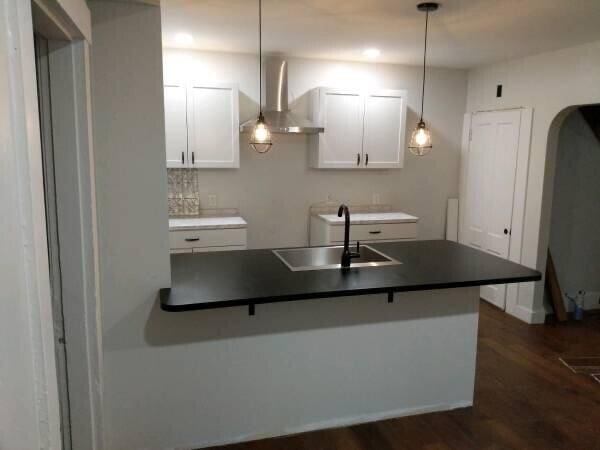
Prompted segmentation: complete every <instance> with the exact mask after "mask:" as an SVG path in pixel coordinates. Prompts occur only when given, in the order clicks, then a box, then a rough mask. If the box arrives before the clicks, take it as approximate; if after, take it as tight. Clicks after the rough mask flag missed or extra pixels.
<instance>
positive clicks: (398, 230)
mask: <svg viewBox="0 0 600 450" xmlns="http://www.w3.org/2000/svg"><path fill="white" fill-rule="evenodd" d="M416 237H417V224H416V223H415V222H412V223H380V224H372V225H352V226H350V240H351V241H383V240H387V241H389V240H396V239H416ZM330 240H331V242H335V243H338V242H343V241H344V227H343V226H338V225H336V226H332V227H331V232H330Z"/></svg>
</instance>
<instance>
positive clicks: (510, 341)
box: [214, 302, 600, 450]
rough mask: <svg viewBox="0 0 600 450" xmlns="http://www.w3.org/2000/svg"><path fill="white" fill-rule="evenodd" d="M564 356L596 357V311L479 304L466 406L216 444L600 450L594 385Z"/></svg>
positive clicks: (250, 449)
mask: <svg viewBox="0 0 600 450" xmlns="http://www.w3.org/2000/svg"><path fill="white" fill-rule="evenodd" d="M565 355H566V356H600V315H589V316H587V317H586V319H585V320H584V321H583V322H582V323H575V322H569V323H568V324H550V325H536V326H530V325H526V324H524V323H522V322H520V321H518V320H517V319H514V318H512V317H510V316H508V315H507V314H504V313H503V312H501V311H499V310H497V309H496V308H494V307H493V306H490V305H488V304H487V303H485V302H482V303H481V315H480V323H479V344H478V354H477V376H476V385H475V406H474V407H472V408H465V409H460V410H454V411H448V412H442V413H432V414H423V415H419V416H412V417H403V418H399V419H392V420H384V421H380V422H374V423H369V424H364V425H357V426H351V427H345V428H337V429H331V430H323V431H316V432H310V433H304V434H298V435H294V436H287V437H281V438H273V439H265V440H261V441H253V442H248V443H244V444H237V445H230V446H224V447H218V448H219V450H283V449H285V450H408V449H426V450H449V449H456V450H465V449H474V450H483V449H519V450H521V449H568V450H576V449H581V450H594V449H600V383H598V382H597V381H595V380H594V379H593V378H592V377H590V376H589V375H582V374H575V373H573V372H571V371H570V370H569V369H568V368H567V367H565V366H564V365H563V364H562V363H561V362H560V361H558V357H559V356H565ZM214 449H216V447H214Z"/></svg>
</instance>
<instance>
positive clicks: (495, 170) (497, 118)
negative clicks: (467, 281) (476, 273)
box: [462, 110, 521, 309]
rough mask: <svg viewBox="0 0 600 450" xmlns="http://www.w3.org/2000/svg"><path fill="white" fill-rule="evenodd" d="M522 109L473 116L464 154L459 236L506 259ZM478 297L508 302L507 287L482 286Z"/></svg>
mask: <svg viewBox="0 0 600 450" xmlns="http://www.w3.org/2000/svg"><path fill="white" fill-rule="evenodd" d="M520 128H521V110H507V111H492V112H484V113H477V114H474V115H473V117H472V121H471V128H470V142H469V146H468V152H467V163H466V165H467V168H466V189H465V191H464V198H465V213H464V224H463V226H464V232H463V233H462V239H463V241H464V243H466V244H467V245H470V246H473V247H475V248H478V249H480V250H483V251H486V252H488V253H491V254H493V255H496V256H499V257H501V258H506V259H508V257H509V249H510V239H511V228H512V217H513V204H514V197H515V181H516V169H517V158H518V153H519V142H520V140H519V136H520ZM481 296H482V298H484V299H485V300H487V301H489V302H491V303H493V304H494V305H496V306H498V307H499V308H502V309H505V306H506V303H505V301H506V286H505V285H492V286H484V287H482V289H481Z"/></svg>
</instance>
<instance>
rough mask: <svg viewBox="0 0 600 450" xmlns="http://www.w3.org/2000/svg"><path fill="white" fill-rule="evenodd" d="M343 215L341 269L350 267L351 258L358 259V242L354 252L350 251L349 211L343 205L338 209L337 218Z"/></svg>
mask: <svg viewBox="0 0 600 450" xmlns="http://www.w3.org/2000/svg"><path fill="white" fill-rule="evenodd" d="M342 214H344V252H343V253H342V269H344V268H348V267H350V263H351V262H352V258H360V242H358V241H357V242H356V252H351V251H350V210H349V209H348V207H347V206H346V205H345V204H343V203H342V204H341V205H340V208H339V209H338V217H342Z"/></svg>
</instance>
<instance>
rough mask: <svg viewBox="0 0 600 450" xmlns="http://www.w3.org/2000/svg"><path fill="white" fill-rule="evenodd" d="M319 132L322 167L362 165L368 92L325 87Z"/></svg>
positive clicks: (355, 166)
mask: <svg viewBox="0 0 600 450" xmlns="http://www.w3.org/2000/svg"><path fill="white" fill-rule="evenodd" d="M320 103H321V104H320V113H321V114H322V117H321V120H320V123H322V124H323V126H324V128H325V131H324V132H323V133H320V134H319V159H320V161H319V167H322V168H332V169H348V168H357V167H360V166H361V165H362V163H363V158H362V152H363V150H362V136H363V120H364V109H365V108H364V95H363V94H362V92H359V91H344V90H337V89H322V90H321V93H320Z"/></svg>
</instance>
